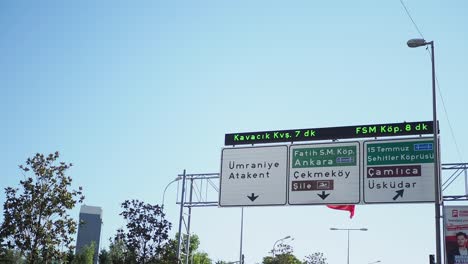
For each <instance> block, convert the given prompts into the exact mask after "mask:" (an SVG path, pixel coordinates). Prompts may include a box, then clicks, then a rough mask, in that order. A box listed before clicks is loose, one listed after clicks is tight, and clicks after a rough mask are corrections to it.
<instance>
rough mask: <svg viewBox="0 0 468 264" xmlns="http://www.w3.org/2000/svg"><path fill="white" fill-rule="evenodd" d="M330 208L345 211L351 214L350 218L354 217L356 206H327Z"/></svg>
mask: <svg viewBox="0 0 468 264" xmlns="http://www.w3.org/2000/svg"><path fill="white" fill-rule="evenodd" d="M327 207H328V208H331V209H336V210H344V211H348V212H349V213H350V215H349V218H353V216H354V204H339V205H338V204H337V205H327Z"/></svg>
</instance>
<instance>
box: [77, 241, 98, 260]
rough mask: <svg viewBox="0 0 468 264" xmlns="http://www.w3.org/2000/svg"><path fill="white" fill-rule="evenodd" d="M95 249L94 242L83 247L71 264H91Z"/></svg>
mask: <svg viewBox="0 0 468 264" xmlns="http://www.w3.org/2000/svg"><path fill="white" fill-rule="evenodd" d="M95 247H96V243H94V241H93V242H91V244H89V245H87V246H85V247H83V248H82V249H81V250H80V252H79V253H78V254H76V255H75V257H74V259H73V261H72V264H93V257H94V248H95Z"/></svg>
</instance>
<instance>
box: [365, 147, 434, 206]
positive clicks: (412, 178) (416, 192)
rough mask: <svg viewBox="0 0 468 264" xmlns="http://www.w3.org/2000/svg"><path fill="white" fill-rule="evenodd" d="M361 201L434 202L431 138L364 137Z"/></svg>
mask: <svg viewBox="0 0 468 264" xmlns="http://www.w3.org/2000/svg"><path fill="white" fill-rule="evenodd" d="M363 176H364V192H363V193H364V202H365V203H415V202H418V203H419V202H434V200H435V199H434V197H435V191H434V140H433V138H415V139H400V140H374V141H364V175H363Z"/></svg>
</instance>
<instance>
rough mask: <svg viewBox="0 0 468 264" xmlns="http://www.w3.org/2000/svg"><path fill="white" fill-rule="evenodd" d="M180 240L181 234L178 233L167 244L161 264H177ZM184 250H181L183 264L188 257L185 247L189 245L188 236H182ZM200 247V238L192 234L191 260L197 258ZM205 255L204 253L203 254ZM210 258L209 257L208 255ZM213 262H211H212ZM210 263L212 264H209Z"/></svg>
mask: <svg viewBox="0 0 468 264" xmlns="http://www.w3.org/2000/svg"><path fill="white" fill-rule="evenodd" d="M178 239H179V233H176V235H175V238H173V239H170V240H169V243H167V244H166V246H165V247H164V250H163V252H162V257H161V259H160V261H161V262H160V263H161V264H174V263H177V243H178ZM181 244H182V250H181V259H182V263H185V260H186V255H187V250H186V249H185V245H186V244H187V235H185V234H184V235H183V236H182V243H181ZM199 245H200V238H199V237H198V236H197V235H196V234H192V235H191V236H190V245H189V251H190V255H189V259H191V258H192V256H193V257H195V255H196V254H197V249H198V247H199ZM202 254H203V253H202ZM206 256H208V255H206ZM200 259H201V261H202V260H203V257H202V256H200ZM210 261H211V260H210ZM209 263H210V262H209Z"/></svg>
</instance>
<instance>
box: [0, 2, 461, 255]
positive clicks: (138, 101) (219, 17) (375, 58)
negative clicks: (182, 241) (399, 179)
mask: <svg viewBox="0 0 468 264" xmlns="http://www.w3.org/2000/svg"><path fill="white" fill-rule="evenodd" d="M404 2H405V3H406V5H407V7H408V9H409V11H410V12H411V14H412V16H413V19H414V20H415V22H416V23H417V25H418V27H419V29H420V31H421V33H422V34H423V36H424V38H426V39H427V40H434V41H435V49H436V51H435V55H436V60H435V61H436V70H437V77H438V81H439V84H440V86H439V89H440V91H441V94H438V100H439V107H438V114H439V120H440V130H441V134H440V135H441V152H442V162H443V163H453V162H464V161H465V159H464V158H465V157H466V155H467V154H466V151H465V149H467V148H468V140H466V137H465V136H464V132H465V131H466V130H467V125H466V122H465V116H466V109H465V108H466V107H465V105H466V104H465V101H466V89H465V88H464V86H466V83H467V78H468V77H466V76H467V75H466V72H468V66H467V64H466V59H467V58H468V50H467V49H466V43H467V41H468V34H467V31H466V25H468V18H467V17H466V13H467V11H468V3H467V2H466V1H463V0H454V1H448V2H447V1H429V2H423V1H414V0H413V1H409V0H408V1H404ZM0 28H1V35H0V38H1V41H0V55H1V60H0V89H1V92H2V93H1V94H2V96H0V102H1V103H0V113H1V114H0V116H1V121H2V129H1V130H0V142H1V143H0V146H2V149H3V151H2V152H1V153H0V155H1V156H0V179H1V181H0V188H2V189H3V188H5V187H7V186H14V185H16V184H17V183H18V182H19V179H20V172H19V170H18V168H17V166H18V165H19V164H22V163H24V161H25V160H26V159H27V157H30V156H32V155H34V154H35V153H36V152H41V153H51V152H53V151H56V150H58V151H60V152H61V154H62V160H63V161H67V162H72V163H73V164H74V165H75V166H74V167H73V169H72V170H71V171H70V174H71V175H72V176H73V178H74V185H75V186H78V185H80V186H83V188H84V190H85V194H86V201H85V202H86V204H88V205H96V206H102V207H103V211H104V219H103V221H104V226H103V233H102V236H103V244H104V246H107V239H108V238H109V237H110V236H113V235H114V234H115V230H116V229H117V228H119V227H121V226H123V225H124V223H123V221H122V219H121V217H120V216H118V213H119V212H120V210H121V209H120V203H121V202H123V201H124V200H125V199H133V198H135V199H141V200H143V201H145V202H148V203H153V204H156V203H160V202H161V199H162V192H163V190H164V188H165V187H166V185H167V184H168V183H169V182H170V181H171V180H173V179H174V178H175V177H176V176H177V175H178V174H179V173H182V171H183V170H184V169H186V170H187V172H188V173H206V172H219V169H220V158H221V148H222V146H223V143H224V134H225V133H232V132H247V131H264V130H277V129H295V128H314V127H334V126H347V125H361V124H380V123H394V122H403V121H425V120H431V119H432V104H431V79H430V74H431V72H430V70H431V68H430V57H429V54H428V52H427V51H426V50H424V48H419V49H409V48H407V46H406V41H407V40H408V39H411V38H420V37H421V35H420V34H419V33H418V31H417V30H416V28H415V27H414V25H413V24H412V22H411V20H410V19H409V17H408V16H407V14H406V13H405V10H404V9H403V7H402V5H401V3H400V1H397V0H394V1H369V0H358V1H320V2H317V1H293V2H285V1H139V2H129V1H98V2H96V1H74V2H70V1H9V2H7V1H4V2H2V3H0ZM440 95H442V98H443V100H444V102H445V109H444V108H443V106H442V104H441V103H440V102H441V99H442V98H441V97H440ZM446 113H447V114H448V115H446ZM448 120H450V125H451V126H450V125H449V122H448ZM451 128H452V129H451ZM452 134H453V136H452ZM457 149H458V150H459V151H458V150H457ZM463 185H464V181H463V180H462V179H460V180H457V181H456V182H455V183H454V184H453V185H452V186H451V187H450V188H449V189H448V190H447V193H445V194H463V193H464V188H463ZM176 189H177V187H176V185H172V186H171V187H170V188H169V189H168V192H167V194H166V201H167V202H166V203H167V204H166V207H167V216H168V219H169V220H170V221H171V222H172V223H173V224H174V228H173V230H172V231H171V232H172V234H173V233H175V231H176V229H177V225H178V207H177V205H176V204H175V201H176V193H177V190H176ZM4 199H5V197H4V195H2V196H0V202H1V203H3V202H4ZM71 213H72V215H74V216H76V217H78V210H74V211H73V212H71ZM433 218H434V207H433V205H431V204H410V205H365V206H363V205H361V206H358V207H357V209H356V216H355V218H353V219H352V220H349V219H348V217H347V215H346V213H344V212H339V211H335V210H330V209H327V208H325V207H324V206H294V207H293V206H291V207H268V208H246V209H245V223H244V227H245V229H244V232H245V233H244V254H245V255H246V261H247V263H256V262H260V261H261V258H262V257H263V256H265V255H267V254H268V251H269V250H271V247H272V245H273V243H274V242H275V241H276V240H277V239H279V238H281V237H284V236H286V235H291V236H293V237H294V238H295V240H294V241H293V242H291V245H292V246H293V247H294V249H295V253H296V255H297V256H298V257H300V258H303V256H305V255H307V254H310V253H313V252H316V251H320V252H324V253H325V255H326V257H327V258H328V260H329V263H330V264H338V263H343V262H344V261H345V260H346V234H345V233H342V232H332V231H329V228H330V227H332V226H334V227H342V228H348V227H350V228H360V227H367V228H369V231H368V232H359V233H353V234H352V237H351V239H352V241H351V243H352V246H351V263H369V262H372V261H375V260H381V261H382V263H421V262H425V261H427V258H428V257H427V255H428V254H431V253H433V252H434V251H435V243H434V242H433V241H434V221H433ZM1 219H2V216H0V220H1ZM239 220H240V209H239V208H215V207H211V208H196V209H194V210H193V218H192V221H193V222H192V230H193V231H194V232H195V233H196V234H198V235H199V236H200V240H201V250H203V251H205V252H207V253H208V254H209V255H210V256H212V258H213V259H214V260H217V259H223V260H236V259H237V258H238V254H239V222H240V221H239Z"/></svg>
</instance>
